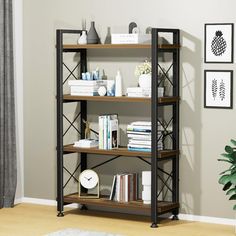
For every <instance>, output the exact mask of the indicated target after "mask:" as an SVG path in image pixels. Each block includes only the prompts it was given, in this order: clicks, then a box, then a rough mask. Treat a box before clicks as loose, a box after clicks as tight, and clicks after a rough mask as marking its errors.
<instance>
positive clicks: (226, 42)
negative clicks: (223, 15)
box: [204, 23, 234, 63]
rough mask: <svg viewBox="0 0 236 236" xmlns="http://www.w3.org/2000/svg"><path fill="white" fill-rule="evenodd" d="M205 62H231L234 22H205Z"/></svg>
mask: <svg viewBox="0 0 236 236" xmlns="http://www.w3.org/2000/svg"><path fill="white" fill-rule="evenodd" d="M204 37H205V41H204V44H205V45H204V54H205V55H204V56H205V57H204V61H205V63H233V51H234V24H232V23H222V24H205V36H204Z"/></svg>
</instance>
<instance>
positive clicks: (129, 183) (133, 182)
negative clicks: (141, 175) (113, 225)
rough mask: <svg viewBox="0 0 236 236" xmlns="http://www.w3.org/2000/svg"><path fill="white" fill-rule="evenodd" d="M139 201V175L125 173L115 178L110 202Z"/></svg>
mask: <svg viewBox="0 0 236 236" xmlns="http://www.w3.org/2000/svg"><path fill="white" fill-rule="evenodd" d="M137 199H138V174H137V173H124V174H117V175H115V176H114V177H113V183H112V188H111V193H110V200H113V201H117V202H129V201H136V200H137Z"/></svg>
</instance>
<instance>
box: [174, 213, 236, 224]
mask: <svg viewBox="0 0 236 236" xmlns="http://www.w3.org/2000/svg"><path fill="white" fill-rule="evenodd" d="M178 216H179V219H180V220H189V221H198V222H204V223H211V224H222V225H236V220H235V219H228V218H217V217H212V216H197V215H189V214H179V215H178Z"/></svg>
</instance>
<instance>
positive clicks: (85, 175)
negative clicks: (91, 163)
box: [79, 169, 99, 198]
mask: <svg viewBox="0 0 236 236" xmlns="http://www.w3.org/2000/svg"><path fill="white" fill-rule="evenodd" d="M81 187H84V188H85V189H86V190H87V193H81ZM79 197H80V198H99V177H98V174H97V173H96V172H95V171H94V170H90V169H87V170H84V171H82V172H81V173H80V175H79Z"/></svg>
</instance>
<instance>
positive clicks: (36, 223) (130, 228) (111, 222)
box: [0, 204, 235, 236]
mask: <svg viewBox="0 0 236 236" xmlns="http://www.w3.org/2000/svg"><path fill="white" fill-rule="evenodd" d="M65 228H80V229H86V230H94V231H103V232H110V233H120V234H122V235H132V236H138V235H142V236H148V235H156V236H170V235H171V236H229V235H234V236H235V234H234V227H233V226H224V225H217V224H206V223H197V222H190V221H170V220H165V221H162V222H161V224H160V225H159V228H156V229H151V228H150V222H149V218H146V217H141V216H139V217H135V216H131V215H122V214H117V213H115V214H114V213H104V212H98V213H95V212H91V211H79V210H66V215H65V217H61V218H60V217H56V207H51V206H41V205H33V204H19V205H17V206H15V207H14V208H5V209H1V210H0V236H18V235H19V236H21V235H22V236H23V235H24V236H28V235H29V236H37V235H44V234H46V233H50V232H54V231H57V230H61V229H65Z"/></svg>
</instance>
